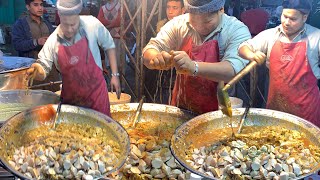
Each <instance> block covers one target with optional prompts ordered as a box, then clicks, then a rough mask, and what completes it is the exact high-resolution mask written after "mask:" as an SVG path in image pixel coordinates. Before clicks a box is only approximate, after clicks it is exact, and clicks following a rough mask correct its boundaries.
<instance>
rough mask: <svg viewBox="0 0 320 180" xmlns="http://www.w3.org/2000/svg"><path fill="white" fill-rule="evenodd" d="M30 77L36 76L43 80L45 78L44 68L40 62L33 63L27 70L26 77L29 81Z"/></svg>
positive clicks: (37, 78)
mask: <svg viewBox="0 0 320 180" xmlns="http://www.w3.org/2000/svg"><path fill="white" fill-rule="evenodd" d="M30 78H34V79H36V80H43V79H44V78H45V77H44V72H43V69H42V67H41V65H40V64H39V63H33V64H32V65H31V67H30V68H29V69H28V70H27V72H26V77H25V79H26V81H27V82H29V79H30Z"/></svg>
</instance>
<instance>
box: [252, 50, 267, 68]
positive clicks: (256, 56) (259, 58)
mask: <svg viewBox="0 0 320 180" xmlns="http://www.w3.org/2000/svg"><path fill="white" fill-rule="evenodd" d="M252 55H253V56H252V59H250V60H253V61H256V62H257V63H258V64H259V65H262V64H263V63H264V61H265V60H266V57H267V56H266V55H265V54H264V53H263V52H261V51H256V52H254V53H253V54H252Z"/></svg>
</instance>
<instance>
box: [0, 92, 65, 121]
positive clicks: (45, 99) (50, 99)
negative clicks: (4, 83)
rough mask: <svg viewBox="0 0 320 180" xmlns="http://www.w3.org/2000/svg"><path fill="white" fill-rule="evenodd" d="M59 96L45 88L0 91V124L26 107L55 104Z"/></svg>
mask: <svg viewBox="0 0 320 180" xmlns="http://www.w3.org/2000/svg"><path fill="white" fill-rule="evenodd" d="M58 102H59V96H58V95H56V94H55V93H53V92H51V91H45V90H29V92H28V93H27V92H26V90H5V91H0V124H1V123H3V122H4V121H5V120H7V119H9V118H10V117H12V116H14V115H15V114H17V113H19V112H21V111H24V110H26V109H29V108H32V107H35V106H40V105H45V104H56V103H58Z"/></svg>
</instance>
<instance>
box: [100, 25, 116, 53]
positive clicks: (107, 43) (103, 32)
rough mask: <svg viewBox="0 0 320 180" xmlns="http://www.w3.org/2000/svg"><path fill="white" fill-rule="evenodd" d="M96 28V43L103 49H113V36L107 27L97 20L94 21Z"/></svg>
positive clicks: (114, 46)
mask: <svg viewBox="0 0 320 180" xmlns="http://www.w3.org/2000/svg"><path fill="white" fill-rule="evenodd" d="M96 29H97V31H96V32H97V37H98V43H99V46H100V47H102V48H103V50H105V51H106V50H108V49H113V48H116V45H115V44H114V41H113V38H112V36H111V34H110V32H109V31H108V29H107V28H105V27H104V25H103V24H102V23H101V22H100V21H98V20H97V23H96Z"/></svg>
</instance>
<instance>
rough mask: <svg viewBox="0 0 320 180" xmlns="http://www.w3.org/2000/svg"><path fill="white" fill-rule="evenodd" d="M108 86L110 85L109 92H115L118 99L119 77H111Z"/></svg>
mask: <svg viewBox="0 0 320 180" xmlns="http://www.w3.org/2000/svg"><path fill="white" fill-rule="evenodd" d="M110 84H111V92H114V90H115V91H116V94H117V98H118V99H120V95H121V86H120V80H119V76H112V77H111V82H110Z"/></svg>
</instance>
